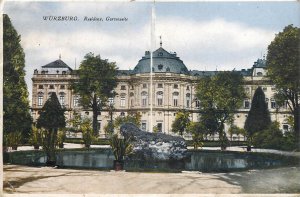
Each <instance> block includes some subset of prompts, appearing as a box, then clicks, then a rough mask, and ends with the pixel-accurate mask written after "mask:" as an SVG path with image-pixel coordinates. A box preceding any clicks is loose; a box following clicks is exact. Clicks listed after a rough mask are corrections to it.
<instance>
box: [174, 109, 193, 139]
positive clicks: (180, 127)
mask: <svg viewBox="0 0 300 197" xmlns="http://www.w3.org/2000/svg"><path fill="white" fill-rule="evenodd" d="M189 116H190V113H189V112H186V111H179V112H177V113H176V117H175V120H174V122H173V123H172V132H174V133H179V134H180V135H181V136H182V134H183V132H184V131H185V129H186V127H187V126H188V125H189V123H190V119H189Z"/></svg>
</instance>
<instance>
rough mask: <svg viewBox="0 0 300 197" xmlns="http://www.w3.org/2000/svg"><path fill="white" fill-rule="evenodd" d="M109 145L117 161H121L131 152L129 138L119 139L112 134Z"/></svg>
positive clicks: (131, 146) (131, 147)
mask: <svg viewBox="0 0 300 197" xmlns="http://www.w3.org/2000/svg"><path fill="white" fill-rule="evenodd" d="M109 143H110V146H111V148H112V151H113V153H114V156H115V159H116V160H117V161H122V160H123V159H124V157H125V156H127V155H129V154H131V153H132V152H133V145H132V144H131V143H130V138H127V139H126V138H124V139H121V138H119V137H118V135H117V134H114V135H113V136H112V137H111V138H110V140H109Z"/></svg>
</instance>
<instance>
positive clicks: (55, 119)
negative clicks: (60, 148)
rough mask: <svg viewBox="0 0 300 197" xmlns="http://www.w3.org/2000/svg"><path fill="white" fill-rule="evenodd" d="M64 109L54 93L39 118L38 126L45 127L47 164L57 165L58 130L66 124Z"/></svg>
mask: <svg viewBox="0 0 300 197" xmlns="http://www.w3.org/2000/svg"><path fill="white" fill-rule="evenodd" d="M64 111H65V110H64V109H63V108H62V107H61V105H60V103H59V101H58V99H57V96H56V94H55V93H52V94H51V96H50V98H49V99H48V100H47V101H46V103H45V105H44V106H43V108H42V110H41V114H40V117H39V118H38V120H37V128H44V132H43V137H42V138H43V149H44V150H45V152H46V156H47V162H46V164H47V165H55V163H56V157H55V145H56V141H57V131H58V129H60V128H64V127H65V126H66V120H65V115H64Z"/></svg>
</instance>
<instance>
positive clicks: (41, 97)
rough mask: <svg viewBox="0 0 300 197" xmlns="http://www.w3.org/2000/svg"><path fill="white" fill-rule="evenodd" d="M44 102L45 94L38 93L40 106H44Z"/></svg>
mask: <svg viewBox="0 0 300 197" xmlns="http://www.w3.org/2000/svg"><path fill="white" fill-rule="evenodd" d="M43 100H44V93H43V92H39V93H38V106H43Z"/></svg>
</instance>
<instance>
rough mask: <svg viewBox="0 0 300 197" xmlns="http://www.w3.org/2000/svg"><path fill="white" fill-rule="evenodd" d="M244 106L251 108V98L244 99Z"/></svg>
mask: <svg viewBox="0 0 300 197" xmlns="http://www.w3.org/2000/svg"><path fill="white" fill-rule="evenodd" d="M244 108H245V109H249V108H250V101H249V99H245V100H244Z"/></svg>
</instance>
